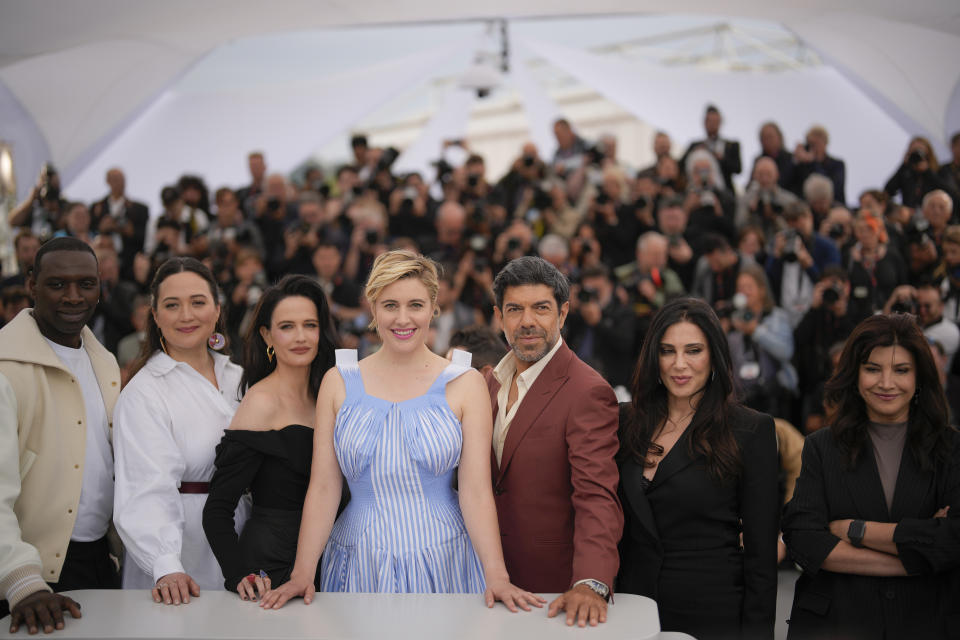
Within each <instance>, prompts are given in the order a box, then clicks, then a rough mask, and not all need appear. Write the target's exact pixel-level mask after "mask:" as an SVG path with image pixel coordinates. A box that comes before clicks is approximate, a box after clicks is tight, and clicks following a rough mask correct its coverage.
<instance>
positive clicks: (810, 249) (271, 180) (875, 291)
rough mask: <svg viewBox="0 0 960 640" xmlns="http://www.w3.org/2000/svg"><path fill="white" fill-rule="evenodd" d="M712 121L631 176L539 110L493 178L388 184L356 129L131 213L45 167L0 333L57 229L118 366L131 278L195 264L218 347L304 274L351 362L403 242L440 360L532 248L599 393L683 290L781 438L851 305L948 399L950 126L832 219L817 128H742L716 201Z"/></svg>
mask: <svg viewBox="0 0 960 640" xmlns="http://www.w3.org/2000/svg"><path fill="white" fill-rule="evenodd" d="M721 126H722V118H721V114H720V113H719V111H718V110H717V109H716V108H714V107H708V108H707V110H706V113H705V116H704V130H705V135H704V137H703V139H700V140H695V141H693V142H691V143H690V144H689V146H688V147H687V148H686V151H685V153H684V154H683V155H682V156H679V157H678V156H675V155H674V154H673V151H674V149H675V147H674V144H673V141H671V139H670V137H669V135H668V134H666V133H663V132H661V133H658V134H657V135H656V137H655V140H654V153H655V156H656V161H655V162H654V163H653V164H652V165H651V166H649V167H645V168H641V169H639V170H638V169H637V168H632V167H629V166H627V165H626V164H625V163H623V162H622V161H621V160H620V159H619V158H618V155H617V141H616V139H615V138H613V137H611V136H603V137H601V138H600V139H599V140H597V141H595V142H587V141H585V140H584V139H583V138H581V137H579V136H578V135H577V134H576V132H575V130H574V129H573V127H572V126H571V124H570V123H569V122H568V121H566V120H562V119H561V120H558V121H557V122H556V123H555V125H554V132H555V135H556V140H557V151H556V153H555V154H554V155H553V157H550V158H546V157H541V155H540V154H539V153H538V150H537V148H536V147H535V146H534V145H532V144H529V143H528V144H526V145H523V146H522V147H521V148H520V149H519V154H518V156H517V158H516V160H515V161H514V162H513V164H512V166H511V167H510V169H509V171H508V172H507V173H506V175H504V176H501V177H500V178H499V179H498V180H496V181H491V180H489V179H488V175H487V171H486V167H485V164H484V159H483V157H482V156H480V155H477V154H474V153H471V152H470V150H469V148H468V147H467V146H466V144H465V143H464V142H462V141H452V142H449V143H447V144H446V145H445V147H444V149H443V153H442V157H441V158H440V159H439V160H438V161H437V162H436V163H435V165H436V172H435V174H432V175H420V174H410V175H396V174H395V173H394V172H393V171H392V170H391V167H392V165H393V162H394V160H395V159H396V157H397V151H396V150H395V149H392V148H387V149H380V148H374V147H371V146H369V145H368V142H367V139H366V138H365V137H364V136H362V135H357V136H354V138H353V140H352V150H353V156H354V159H353V162H352V163H350V164H346V165H343V166H341V167H339V168H338V169H337V170H336V172H335V173H334V174H332V175H325V174H324V172H323V170H322V169H321V168H320V167H308V168H307V170H306V171H305V172H303V175H302V177H300V178H298V180H297V181H296V182H292V181H291V180H290V179H289V178H288V177H287V176H284V175H282V174H277V173H270V172H269V171H268V165H267V157H266V156H265V155H264V154H263V153H261V152H253V153H250V154H249V157H248V161H249V170H250V184H248V185H246V186H243V187H242V188H237V189H234V188H230V187H222V188H219V189H217V190H216V191H215V192H213V193H211V192H210V191H209V189H208V186H207V185H206V184H205V183H204V181H203V179H202V178H201V177H198V176H190V175H184V176H182V177H181V178H180V179H179V180H178V181H177V182H176V184H171V185H170V186H167V187H164V188H163V190H162V193H161V201H162V206H163V210H162V212H160V214H159V215H154V216H153V217H151V216H150V215H149V214H148V211H147V207H146V206H144V205H143V204H141V203H138V202H136V201H133V200H131V199H130V198H128V197H127V195H126V192H125V178H124V174H123V172H122V170H120V169H112V170H111V171H110V172H108V174H107V176H106V181H107V185H108V189H109V191H108V193H107V195H106V196H105V197H104V198H103V199H102V200H100V201H98V202H95V203H91V204H87V203H82V202H73V201H70V200H68V199H67V198H66V197H65V195H64V194H63V193H61V191H60V185H59V176H58V175H57V173H56V171H55V169H54V168H53V167H52V166H50V165H47V166H45V168H44V170H43V172H42V173H41V176H40V178H39V180H38V183H37V186H36V187H35V188H34V191H33V193H31V195H30V197H29V198H27V199H26V200H25V201H24V202H22V203H20V204H19V205H18V206H16V207H14V208H13V209H12V210H11V211H10V212H9V215H8V221H9V223H10V225H11V227H14V228H15V229H14V231H15V237H14V250H15V255H16V259H17V263H18V270H17V272H16V273H13V274H3V278H2V281H0V302H2V314H0V322H4V321H8V320H10V319H11V318H12V317H13V316H14V315H16V313H17V312H19V310H20V309H22V308H23V307H25V306H29V305H30V304H31V301H30V299H29V295H28V293H27V291H26V290H25V289H24V286H23V285H24V273H25V272H26V271H27V270H28V269H29V268H30V266H31V265H32V261H33V256H34V255H35V254H36V251H37V249H38V248H39V246H40V244H41V242H43V241H44V240H46V239H47V238H49V237H53V236H59V235H70V236H75V237H78V238H82V239H84V240H86V241H87V242H89V243H90V244H91V245H92V246H93V247H94V250H95V252H96V254H97V257H98V259H99V263H100V272H101V273H100V275H101V286H102V292H101V296H100V302H99V305H98V309H97V313H96V315H95V317H94V319H93V321H92V322H91V328H92V329H93V330H94V332H95V333H96V335H97V337H98V338H99V339H100V340H101V341H102V342H103V344H105V345H106V347H107V348H108V349H110V350H111V351H113V352H114V353H115V354H117V356H118V360H119V362H120V364H121V367H124V366H125V365H127V364H129V363H130V362H131V361H132V360H133V358H134V356H135V354H136V352H137V350H138V348H139V344H140V341H141V340H142V338H143V335H142V330H143V326H144V322H145V318H146V316H147V314H148V313H149V311H150V300H149V298H148V297H147V296H146V291H147V287H148V284H149V281H150V278H151V277H152V273H153V270H154V269H155V268H156V267H157V265H158V264H160V263H161V262H162V261H163V260H164V259H166V258H167V257H169V256H172V255H190V256H194V257H197V258H199V259H201V260H203V261H204V262H206V263H207V264H208V265H209V266H210V267H211V268H212V269H213V272H214V273H215V274H216V275H217V277H218V278H219V280H220V283H221V285H222V291H223V300H222V303H223V312H224V313H225V314H226V318H227V326H228V328H229V330H230V333H231V335H230V336H229V338H230V339H231V340H233V341H237V340H239V339H240V336H242V335H243V333H244V331H245V330H246V329H247V327H248V326H249V323H250V321H251V318H252V314H253V309H254V307H255V305H256V303H257V301H258V300H259V297H260V295H261V293H262V291H263V290H264V288H265V287H266V286H267V285H268V284H269V283H271V282H273V281H275V280H277V279H278V278H279V277H280V276H282V275H283V274H287V273H304V274H309V275H312V276H314V277H316V278H317V279H318V280H319V281H320V282H321V283H322V284H323V287H324V288H325V289H326V291H327V293H328V295H329V297H330V301H331V305H332V309H333V313H334V315H335V317H336V320H337V323H338V329H339V331H340V335H341V338H342V340H343V343H344V345H345V346H347V347H355V348H359V349H360V350H361V352H364V353H366V352H369V350H370V349H375V348H376V334H375V333H373V332H371V331H369V330H368V327H367V325H368V321H369V313H368V310H367V309H366V308H365V307H364V304H365V303H364V300H363V296H362V295H361V293H362V285H363V282H364V281H365V278H366V275H367V273H368V271H369V269H370V266H371V264H372V262H373V259H374V258H375V257H376V256H377V255H378V254H379V253H381V252H383V251H385V250H387V249H388V248H397V247H405V248H411V249H414V250H417V251H419V252H422V253H424V254H426V255H429V256H431V257H432V258H434V259H435V260H437V261H438V262H439V263H441V264H442V265H443V267H444V275H443V281H442V286H441V291H440V300H439V302H440V307H441V314H440V317H439V318H438V319H437V321H436V323H435V327H434V329H433V335H432V336H431V341H432V342H431V344H432V347H433V349H434V350H435V351H437V352H438V353H445V352H446V349H447V345H448V343H449V341H450V337H451V336H452V335H453V334H454V332H456V331H458V330H460V329H463V328H465V327H468V326H472V325H488V326H489V325H491V324H492V323H494V322H495V319H494V315H493V304H494V302H493V298H492V294H491V285H492V281H493V277H494V275H495V274H496V273H497V271H498V269H499V268H500V267H501V266H502V265H503V264H505V263H506V262H508V261H509V260H511V259H513V258H516V257H518V256H521V255H526V254H536V255H540V256H542V257H543V258H544V259H546V260H548V261H549V262H551V263H553V264H554V265H556V266H557V267H558V268H559V269H561V270H562V271H563V272H564V273H566V274H567V275H568V276H569V277H570V280H571V282H572V283H573V284H574V286H575V295H573V297H572V301H571V306H570V314H569V317H568V318H567V320H566V324H565V327H564V333H565V338H566V340H567V343H568V344H569V345H570V347H571V348H572V349H573V350H574V351H576V353H577V354H578V355H579V356H580V357H581V358H582V359H584V360H585V361H586V362H588V363H590V364H591V365H592V366H594V367H595V368H596V369H597V370H598V371H600V372H601V373H602V374H603V375H604V376H605V377H606V378H607V379H608V381H609V382H610V383H611V384H612V385H613V386H614V387H617V386H623V387H629V382H630V381H629V376H630V372H631V371H632V370H633V369H634V363H635V361H636V357H637V354H638V351H639V348H640V344H641V342H642V338H643V335H644V332H645V330H646V327H647V326H648V324H649V321H650V318H651V317H652V315H653V314H654V313H656V311H657V310H658V309H659V308H660V307H661V306H662V305H663V304H664V302H665V301H667V300H669V299H671V298H673V297H676V296H680V295H685V294H691V295H695V296H699V297H702V298H704V299H706V300H707V301H708V302H709V303H710V304H711V305H713V307H714V308H715V309H716V311H717V313H718V315H719V316H720V317H721V319H722V321H723V323H724V324H725V328H726V329H727V331H728V339H729V342H730V347H731V353H732V357H733V366H734V373H735V375H736V378H737V381H738V383H739V386H740V389H741V392H742V393H743V395H744V397H745V399H746V402H747V404H748V405H750V406H752V407H754V408H757V409H759V410H762V411H767V412H770V413H772V414H774V415H776V416H779V417H782V418H786V419H788V420H790V421H791V422H792V423H793V424H795V425H797V426H798V428H799V429H800V430H801V431H804V432H808V431H811V430H814V429H817V428H819V427H820V426H821V425H822V424H823V416H824V409H823V402H822V385H823V382H824V380H825V379H826V377H827V376H828V374H829V372H830V370H831V367H832V363H833V361H834V360H835V359H836V358H837V356H838V355H839V350H840V348H841V347H842V344H843V341H844V339H845V338H846V336H847V335H848V334H849V333H850V331H851V330H852V328H853V327H854V326H855V325H856V324H857V323H858V322H859V321H860V320H861V319H863V318H864V317H866V316H868V315H870V314H873V313H877V312H891V311H904V312H910V313H913V314H915V315H916V316H917V318H918V321H919V322H920V323H921V325H922V326H923V328H924V331H925V333H926V335H927V337H928V338H929V340H930V344H931V348H932V349H933V350H934V354H935V355H936V356H937V359H938V362H939V363H940V365H941V370H942V375H943V377H944V380H945V381H946V382H947V385H948V388H949V389H957V381H958V380H960V375H958V374H960V359H955V358H954V354H955V353H956V351H957V349H958V346H960V329H958V325H957V321H958V320H960V226H951V225H955V224H956V223H957V222H958V206H960V134H957V135H954V136H953V138H952V140H951V150H952V157H951V158H949V159H946V160H944V162H943V163H942V164H941V163H940V162H938V159H937V157H936V155H935V153H934V151H933V149H932V147H931V145H930V143H929V142H928V141H927V140H926V139H924V138H920V137H918V138H914V139H913V140H911V142H910V144H909V147H908V149H907V150H906V152H905V154H904V157H903V158H902V159H898V158H891V162H890V164H891V171H892V176H891V177H890V178H889V179H888V180H887V181H886V183H885V184H884V186H883V188H882V189H881V188H877V189H873V190H869V191H866V192H864V193H862V194H857V196H858V197H857V200H856V205H855V206H853V207H850V206H848V201H847V194H846V193H845V164H844V162H843V160H841V159H838V158H835V157H832V156H831V155H829V153H828V145H829V134H828V132H827V131H826V130H824V129H823V128H822V127H818V126H814V127H812V128H811V129H810V130H809V131H808V132H806V135H805V138H804V140H803V141H802V142H801V143H800V144H797V145H796V147H795V148H794V149H793V150H792V151H791V150H790V149H788V148H787V146H786V142H785V140H784V136H783V134H782V133H781V131H780V129H779V127H778V126H777V125H776V124H775V123H773V122H768V123H764V124H763V125H762V126H761V127H760V129H759V138H760V143H761V146H762V154H761V155H760V156H758V157H757V158H756V159H755V160H754V161H753V163H752V166H751V168H750V169H749V171H750V173H749V181H748V182H747V186H746V187H745V188H744V189H742V190H740V191H739V192H738V190H737V189H736V188H735V187H734V183H733V176H735V175H738V174H741V173H742V172H743V171H744V166H743V165H742V159H741V157H740V147H739V143H738V142H737V141H735V140H729V139H726V138H724V137H723V136H722V135H721V131H720V130H721ZM883 178H884V176H877V184H878V185H879V184H880V183H881V182H882V180H883ZM494 328H496V327H494ZM362 355H363V353H361V356H362ZM958 396H960V393H949V392H948V397H951V398H953V399H954V401H956V398H958ZM954 410H956V409H954Z"/></svg>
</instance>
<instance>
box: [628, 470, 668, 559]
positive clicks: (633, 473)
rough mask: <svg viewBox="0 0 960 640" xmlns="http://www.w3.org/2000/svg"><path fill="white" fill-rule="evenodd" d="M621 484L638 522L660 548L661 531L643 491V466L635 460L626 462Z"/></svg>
mask: <svg viewBox="0 0 960 640" xmlns="http://www.w3.org/2000/svg"><path fill="white" fill-rule="evenodd" d="M620 486H621V487H622V488H623V494H624V495H625V496H626V498H627V503H628V504H629V506H630V510H631V511H632V512H633V515H634V516H635V517H636V520H637V522H639V523H640V524H641V525H643V529H644V531H645V532H646V534H647V535H648V536H649V537H650V539H651V540H652V541H653V542H654V543H655V544H656V545H657V549H658V550H659V549H660V532H659V531H657V523H656V520H654V518H653V510H652V509H651V508H650V501H649V500H647V495H646V493H644V491H643V467H642V466H641V465H640V464H639V463H637V462H635V461H633V460H627V461H626V462H624V463H623V466H622V467H621V468H620Z"/></svg>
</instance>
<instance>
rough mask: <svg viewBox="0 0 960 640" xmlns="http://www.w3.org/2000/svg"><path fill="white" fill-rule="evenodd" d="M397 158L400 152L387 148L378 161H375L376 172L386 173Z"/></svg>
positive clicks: (394, 148) (393, 148)
mask: <svg viewBox="0 0 960 640" xmlns="http://www.w3.org/2000/svg"><path fill="white" fill-rule="evenodd" d="M399 157H400V152H399V151H398V150H397V148H396V147H387V148H386V149H384V150H383V151H382V152H381V153H380V159H379V160H377V168H376V171H377V172H378V173H379V172H380V171H386V170H388V169H390V167H391V166H392V165H393V163H394V162H396V160H397V158H399Z"/></svg>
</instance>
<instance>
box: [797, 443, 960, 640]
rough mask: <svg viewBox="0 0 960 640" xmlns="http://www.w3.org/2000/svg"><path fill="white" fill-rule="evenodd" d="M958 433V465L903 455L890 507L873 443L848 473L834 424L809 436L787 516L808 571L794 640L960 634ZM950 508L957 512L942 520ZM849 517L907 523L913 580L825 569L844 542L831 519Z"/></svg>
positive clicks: (956, 453)
mask: <svg viewBox="0 0 960 640" xmlns="http://www.w3.org/2000/svg"><path fill="white" fill-rule="evenodd" d="M950 435H951V438H950V440H951V442H952V447H951V448H952V455H951V456H950V458H949V462H947V463H939V464H937V465H936V467H935V469H933V470H931V471H923V470H921V469H920V467H919V465H918V464H917V461H916V460H915V459H914V456H913V455H912V454H911V453H910V451H909V448H908V449H906V450H905V451H904V452H903V458H902V460H901V463H900V473H899V475H898V476H897V484H896V488H895V490H894V495H893V505H892V508H891V509H890V510H888V509H887V504H886V501H885V499H884V495H883V489H882V486H881V484H880V475H879V473H878V472H877V465H876V462H875V459H874V456H873V452H872V450H871V449H870V448H869V445H868V446H867V448H865V449H864V451H863V452H861V454H860V456H859V457H858V460H857V464H856V466H855V467H854V468H852V469H848V468H847V465H846V462H845V459H844V456H843V454H842V452H841V451H840V449H839V448H838V447H837V445H836V442H835V441H834V439H833V434H832V433H831V432H830V430H829V429H822V430H821V431H817V432H816V433H814V434H813V435H811V436H809V437H808V438H807V439H806V442H805V443H804V448H803V466H802V468H801V470H800V477H799V478H798V479H797V485H796V490H795V492H794V494H793V499H792V500H791V501H790V503H789V504H788V505H787V507H786V511H785V514H784V519H783V522H782V528H783V535H784V539H785V541H786V542H787V546H788V548H789V550H790V554H791V556H792V557H793V559H794V560H795V561H796V562H797V563H798V564H799V565H800V566H801V567H802V568H803V574H802V575H801V576H800V578H799V579H798V580H797V586H796V591H795V594H794V602H793V611H792V613H791V621H790V638H791V639H793V638H839V637H843V638H864V639H866V638H883V637H886V638H957V637H960V569H958V567H960V433H957V432H956V431H951V434H950ZM947 505H950V506H951V509H950V512H949V514H948V517H946V518H934V517H933V515H934V513H935V512H936V511H937V509H939V508H941V507H944V506H947ZM845 518H854V519H860V520H867V521H874V522H898V523H899V525H898V526H897V528H896V530H895V532H894V536H893V541H894V542H895V543H896V545H897V550H898V552H899V557H900V560H901V561H902V562H903V566H904V568H905V569H906V570H907V572H908V573H909V576H908V577H905V578H884V577H870V576H858V575H851V574H843V573H834V572H831V571H827V570H825V569H822V568H821V567H822V565H823V561H824V560H825V559H826V557H827V555H829V554H830V552H831V551H832V550H833V548H834V546H836V544H837V542H838V541H839V539H838V538H837V537H835V536H834V535H833V534H831V533H830V530H829V524H830V522H831V521H832V520H839V519H845ZM885 634H886V635H885ZM950 634H953V635H950Z"/></svg>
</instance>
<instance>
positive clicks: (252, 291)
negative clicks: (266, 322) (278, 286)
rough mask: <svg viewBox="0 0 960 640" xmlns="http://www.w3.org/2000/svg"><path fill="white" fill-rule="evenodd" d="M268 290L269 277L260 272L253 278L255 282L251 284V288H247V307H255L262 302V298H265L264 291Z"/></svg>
mask: <svg viewBox="0 0 960 640" xmlns="http://www.w3.org/2000/svg"><path fill="white" fill-rule="evenodd" d="M266 288H267V276H266V275H265V274H264V273H263V271H260V272H258V273H257V274H256V275H255V276H253V282H251V283H250V286H249V287H247V305H248V306H251V307H252V306H253V305H255V304H257V303H258V302H260V298H261V297H263V291H264V289H266Z"/></svg>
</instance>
